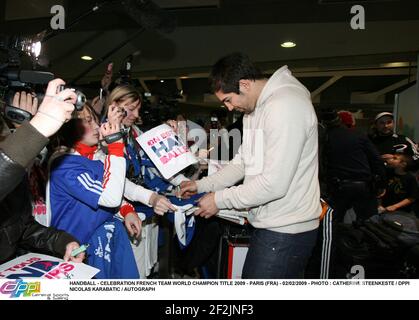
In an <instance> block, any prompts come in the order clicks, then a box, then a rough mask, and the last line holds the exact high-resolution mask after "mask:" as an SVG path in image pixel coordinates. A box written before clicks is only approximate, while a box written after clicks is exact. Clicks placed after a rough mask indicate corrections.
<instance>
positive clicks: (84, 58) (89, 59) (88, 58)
mask: <svg viewBox="0 0 419 320" xmlns="http://www.w3.org/2000/svg"><path fill="white" fill-rule="evenodd" d="M81 59H82V60H85V61H91V60H93V58H92V57H91V56H83V57H81Z"/></svg>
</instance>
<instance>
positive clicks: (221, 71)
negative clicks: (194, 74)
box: [209, 52, 265, 94]
mask: <svg viewBox="0 0 419 320" xmlns="http://www.w3.org/2000/svg"><path fill="white" fill-rule="evenodd" d="M264 78H265V76H264V75H263V74H262V72H261V71H260V70H259V68H257V67H256V66H255V65H254V63H253V62H252V61H251V60H250V58H249V57H248V56H247V55H245V54H243V53H240V52H235V53H232V54H229V55H228V56H225V57H223V58H221V59H220V60H218V61H217V62H216V63H215V64H214V66H213V67H212V71H211V74H210V78H209V81H210V86H211V90H212V91H213V92H218V91H222V92H224V93H230V92H234V93H237V94H239V93H240V90H239V87H240V86H239V81H240V80H243V79H245V80H253V81H255V80H259V79H264Z"/></svg>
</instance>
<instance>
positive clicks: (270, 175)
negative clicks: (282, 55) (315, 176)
mask: <svg viewBox="0 0 419 320" xmlns="http://www.w3.org/2000/svg"><path fill="white" fill-rule="evenodd" d="M271 103H275V105H271V106H266V107H269V110H268V113H267V115H266V116H265V122H264V129H263V148H264V149H263V157H264V158H263V163H262V164H261V165H263V168H262V172H261V173H260V174H258V175H256V176H254V177H253V178H252V180H251V181H249V182H246V183H245V184H242V185H240V186H237V187H231V188H229V189H225V190H222V191H218V192H216V193H215V202H216V204H217V207H218V208H219V209H232V208H236V209H244V208H251V207H257V206H260V205H263V204H265V203H268V202H270V201H273V200H276V199H280V198H282V197H284V196H285V195H286V194H287V192H288V189H289V187H290V185H291V183H292V181H293V179H294V176H295V173H296V171H297V167H298V165H299V163H300V158H301V154H302V152H303V148H304V145H305V144H306V143H307V137H308V136H309V135H310V134H311V135H312V134H316V131H315V130H314V129H315V127H314V125H313V123H312V122H313V121H314V119H311V118H309V117H307V115H306V112H307V108H306V107H305V106H306V105H307V104H308V103H310V102H309V101H308V100H305V98H304V100H302V99H301V98H299V97H296V96H284V97H281V100H280V101H276V102H271ZM309 127H312V129H311V130H312V131H311V132H309V129H308V128H309ZM313 128H314V129H313Z"/></svg>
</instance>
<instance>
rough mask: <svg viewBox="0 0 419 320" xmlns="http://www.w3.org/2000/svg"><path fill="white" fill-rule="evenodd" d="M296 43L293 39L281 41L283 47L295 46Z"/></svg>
mask: <svg viewBox="0 0 419 320" xmlns="http://www.w3.org/2000/svg"><path fill="white" fill-rule="evenodd" d="M296 45H297V44H296V43H295V42H292V41H286V42H283V43H281V47H282V48H294V47H295V46H296Z"/></svg>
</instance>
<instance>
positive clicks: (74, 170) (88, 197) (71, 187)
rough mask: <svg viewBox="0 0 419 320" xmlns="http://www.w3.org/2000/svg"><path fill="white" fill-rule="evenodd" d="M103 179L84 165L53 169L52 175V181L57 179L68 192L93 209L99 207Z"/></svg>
mask: <svg viewBox="0 0 419 320" xmlns="http://www.w3.org/2000/svg"><path fill="white" fill-rule="evenodd" d="M101 180H102V177H98V176H97V175H96V174H95V173H94V172H93V171H92V170H89V169H88V168H86V167H85V166H83V165H80V166H72V167H71V168H68V167H67V168H65V169H60V170H53V171H52V175H51V182H53V181H55V182H56V183H57V184H59V185H60V186H61V187H62V188H63V189H64V191H65V192H66V193H67V194H69V195H71V196H72V197H73V198H75V199H76V200H78V201H80V202H83V203H84V204H86V205H88V206H89V207H91V208H92V209H98V208H99V198H100V196H101V194H102V191H103V189H102V181H101Z"/></svg>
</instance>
